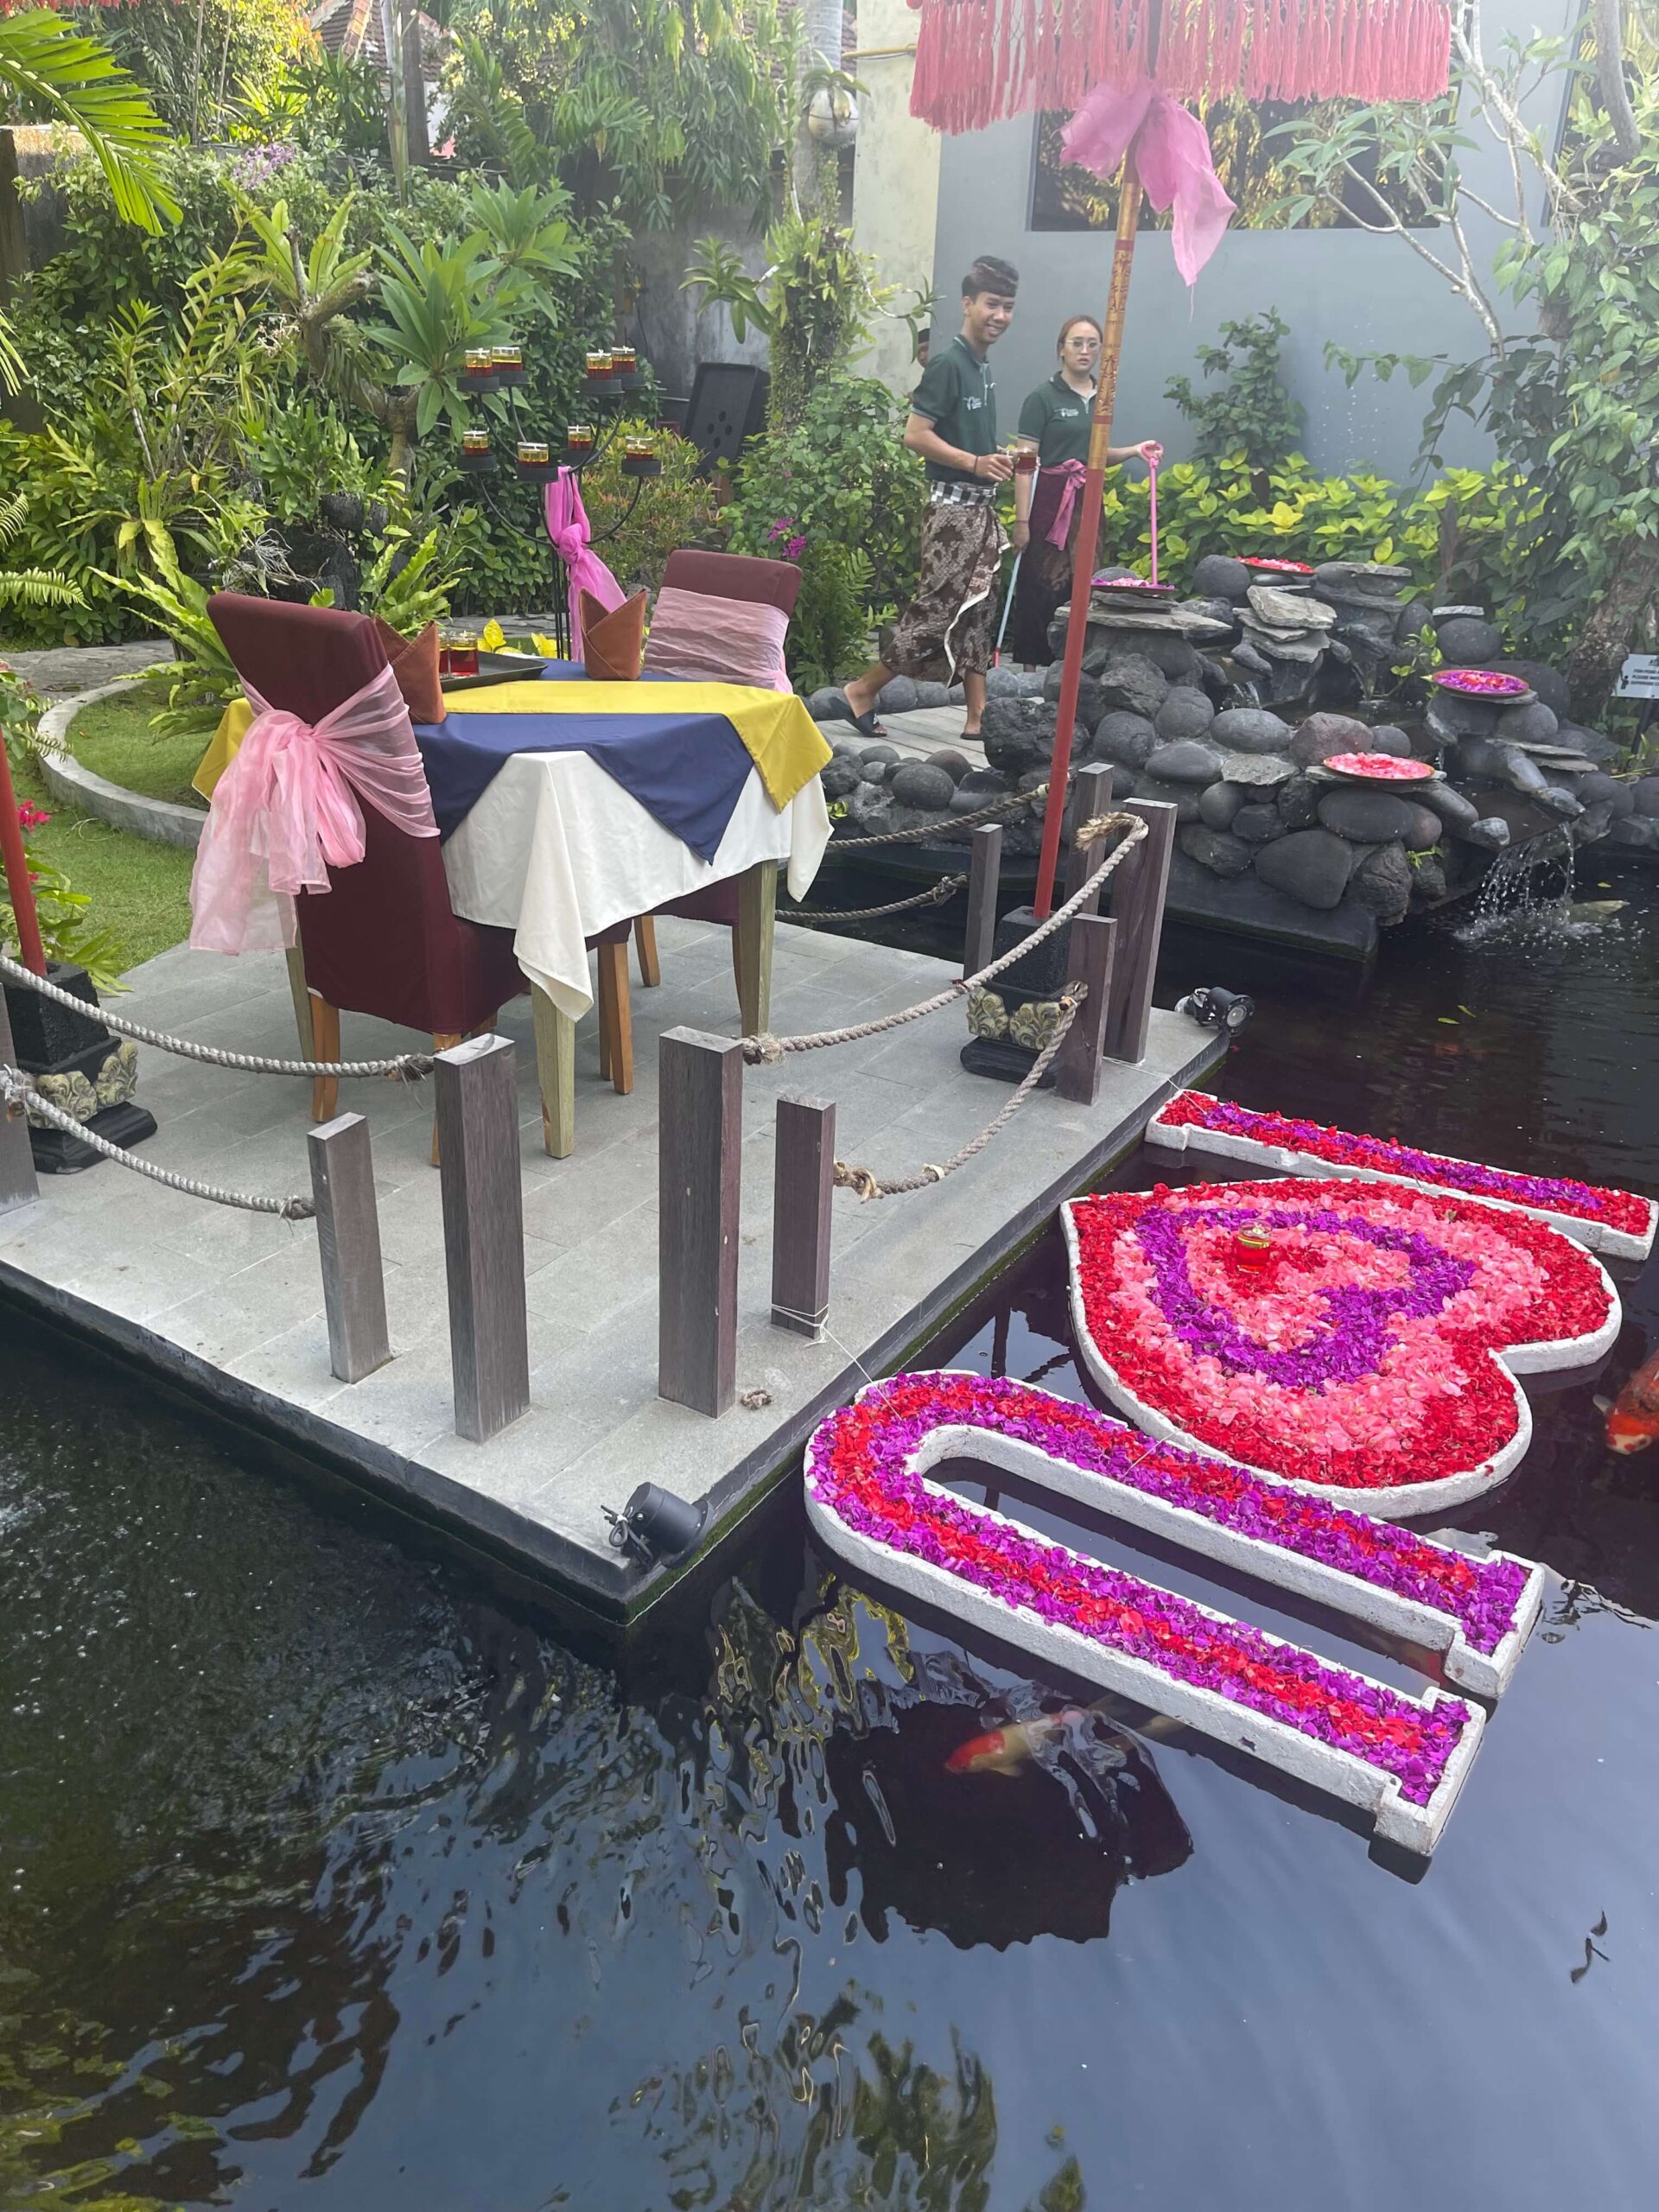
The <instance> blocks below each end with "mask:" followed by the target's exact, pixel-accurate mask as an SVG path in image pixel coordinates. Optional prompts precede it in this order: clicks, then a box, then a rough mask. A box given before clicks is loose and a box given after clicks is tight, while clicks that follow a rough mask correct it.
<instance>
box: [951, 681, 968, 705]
mask: <svg viewBox="0 0 1659 2212" xmlns="http://www.w3.org/2000/svg"><path fill="white" fill-rule="evenodd" d="M947 696H948V697H949V699H950V704H951V705H952V706H953V707H963V706H966V705H967V703H968V694H967V693H966V692H965V691H964V690H963V688H962V686H961V684H960V683H953V684H952V685H951V686H950V692H949V694H948V695H947Z"/></svg>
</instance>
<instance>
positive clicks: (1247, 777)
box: [1219, 753, 1296, 791]
mask: <svg viewBox="0 0 1659 2212" xmlns="http://www.w3.org/2000/svg"><path fill="white" fill-rule="evenodd" d="M1219 758H1220V760H1221V772H1222V774H1223V775H1224V777H1225V778H1226V779H1227V780H1228V782H1229V783H1232V784H1252V785H1255V786H1256V788H1257V789H1258V790H1260V791H1272V790H1273V789H1274V786H1275V785H1279V784H1284V783H1288V782H1289V780H1290V779H1291V778H1292V777H1293V776H1294V774H1295V773H1296V764H1295V762H1294V761H1293V760H1287V758H1286V756H1285V754H1283V753H1222V754H1220V755H1219Z"/></svg>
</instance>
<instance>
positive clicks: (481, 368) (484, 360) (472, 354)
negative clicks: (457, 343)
mask: <svg viewBox="0 0 1659 2212" xmlns="http://www.w3.org/2000/svg"><path fill="white" fill-rule="evenodd" d="M494 366H495V356H494V355H493V353H491V351H490V349H489V347H488V346H468V347H467V375H468V376H469V377H486V376H488V375H489V374H490V372H491V371H492V370H493V368H494Z"/></svg>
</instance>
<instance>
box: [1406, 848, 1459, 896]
mask: <svg viewBox="0 0 1659 2212" xmlns="http://www.w3.org/2000/svg"><path fill="white" fill-rule="evenodd" d="M1411 875H1412V884H1411V892H1412V897H1413V898H1414V899H1415V900H1416V901H1417V903H1418V905H1420V906H1438V905H1439V904H1440V900H1441V899H1444V898H1445V897H1446V895H1447V893H1449V892H1450V890H1451V888H1452V887H1451V884H1450V882H1449V881H1448V880H1447V878H1446V863H1445V861H1443V860H1442V859H1441V858H1440V855H1439V854H1438V853H1431V854H1430V855H1428V856H1427V859H1425V860H1421V861H1418V862H1417V863H1416V865H1415V867H1414V868H1413V869H1412V871H1411Z"/></svg>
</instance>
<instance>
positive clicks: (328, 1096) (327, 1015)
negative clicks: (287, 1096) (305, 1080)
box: [309, 991, 340, 1122]
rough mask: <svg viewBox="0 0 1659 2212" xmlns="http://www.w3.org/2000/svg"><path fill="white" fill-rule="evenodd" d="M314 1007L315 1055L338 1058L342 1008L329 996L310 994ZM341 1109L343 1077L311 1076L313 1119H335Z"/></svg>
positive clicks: (312, 1018)
mask: <svg viewBox="0 0 1659 2212" xmlns="http://www.w3.org/2000/svg"><path fill="white" fill-rule="evenodd" d="M309 999H310V1010H311V1039H312V1044H313V1046H314V1047H315V1050H314V1053H313V1057H314V1058H316V1059H319V1060H338V1059H339V1058H340V1008H339V1007H337V1006H330V1005H329V1003H328V1001H327V999H323V998H319V997H318V996H317V994H316V993H315V991H313V992H311V993H310V994H309ZM339 1110H340V1077H338V1076H337V1075H319V1076H314V1077H312V1079H311V1119H312V1120H313V1122H332V1121H333V1120H334V1116H335V1115H336V1114H337V1113H338V1112H339Z"/></svg>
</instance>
